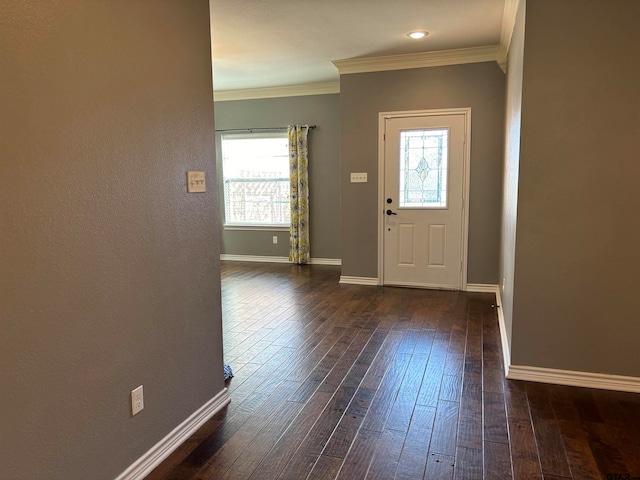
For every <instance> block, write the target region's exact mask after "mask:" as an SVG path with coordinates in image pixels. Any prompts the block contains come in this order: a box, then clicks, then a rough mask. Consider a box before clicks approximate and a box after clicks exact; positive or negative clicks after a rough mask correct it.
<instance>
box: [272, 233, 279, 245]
mask: <svg viewBox="0 0 640 480" xmlns="http://www.w3.org/2000/svg"><path fill="white" fill-rule="evenodd" d="M276 243H278V237H277V235H274V236H273V244H274V245H275V244H276Z"/></svg>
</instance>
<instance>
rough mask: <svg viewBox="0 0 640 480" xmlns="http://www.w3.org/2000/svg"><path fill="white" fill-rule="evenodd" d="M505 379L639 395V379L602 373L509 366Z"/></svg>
mask: <svg viewBox="0 0 640 480" xmlns="http://www.w3.org/2000/svg"><path fill="white" fill-rule="evenodd" d="M507 378H508V379H510V380H526V381H528V382H542V383H553V384H556V385H569V386H572V387H587V388H598V389H602V390H617V391H621V392H633V393H640V378H638V377H625V376H622V375H605V374H602V373H589V372H575V371H571V370H556V369H554V368H541V367H527V366H523V365H511V368H509V374H508V375H507Z"/></svg>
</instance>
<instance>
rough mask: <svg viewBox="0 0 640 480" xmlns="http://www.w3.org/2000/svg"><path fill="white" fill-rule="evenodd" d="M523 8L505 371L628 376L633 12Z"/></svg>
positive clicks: (634, 336)
mask: <svg viewBox="0 0 640 480" xmlns="http://www.w3.org/2000/svg"><path fill="white" fill-rule="evenodd" d="M526 9H527V11H526V36H525V46H524V74H523V86H522V130H521V149H520V174H519V185H518V215H517V230H516V249H515V275H514V278H515V284H514V285H515V294H514V303H513V337H512V362H513V363H514V364H516V365H532V366H539V367H551V368H559V369H567V370H577V371H587V372H601V373H608V374H620V375H630V376H636V377H640V362H638V353H637V352H638V338H640V322H639V321H638V311H640V296H639V295H638V293H637V286H636V285H635V279H636V277H637V275H638V271H640V250H639V249H638V238H640V216H639V215H638V214H637V207H638V205H640V190H639V189H638V185H637V183H638V177H639V175H640V167H639V164H638V152H639V151H640V109H639V108H638V105H640V89H639V88H638V85H640V62H639V61H638V45H640V29H638V25H637V20H638V19H639V18H640V2H636V1H630V0H610V1H609V0H607V1H606V2H604V1H595V0H587V1H585V0H563V1H562V2H558V1H556V0H535V1H530V2H527V6H526Z"/></svg>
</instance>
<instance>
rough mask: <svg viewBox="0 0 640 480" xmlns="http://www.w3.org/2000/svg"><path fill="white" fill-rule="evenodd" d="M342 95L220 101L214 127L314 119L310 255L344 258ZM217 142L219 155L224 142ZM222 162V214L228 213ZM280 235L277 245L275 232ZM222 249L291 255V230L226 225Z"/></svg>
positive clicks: (310, 139)
mask: <svg viewBox="0 0 640 480" xmlns="http://www.w3.org/2000/svg"><path fill="white" fill-rule="evenodd" d="M338 97H339V95H337V94H336V95H310V96H301V97H286V98H268V99H258V100H238V101H226V102H216V103H215V105H216V127H217V128H218V129H228V128H251V127H280V126H286V125H290V124H302V125H304V124H311V125H317V128H315V129H314V130H311V132H310V133H309V197H310V198H309V228H310V234H311V257H312V258H332V259H339V258H341V252H340V110H339V108H340V105H339V98H338ZM219 144H220V143H219V142H218V158H221V156H220V148H219ZM220 163H221V162H218V173H219V178H220V182H219V192H220V195H219V204H220V210H221V212H220V216H221V218H224V204H223V195H222V180H221V178H222V174H221V166H220ZM274 235H277V236H278V244H277V245H274V244H273V242H272V237H273V236H274ZM222 253H227V254H234V255H258V256H263V255H265V256H279V257H287V256H288V255H289V232H288V231H287V232H282V231H281V232H274V231H247V230H226V231H224V230H223V231H222Z"/></svg>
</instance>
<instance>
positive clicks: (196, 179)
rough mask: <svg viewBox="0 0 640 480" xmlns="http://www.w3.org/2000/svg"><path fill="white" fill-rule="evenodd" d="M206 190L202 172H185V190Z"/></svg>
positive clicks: (200, 191) (198, 191)
mask: <svg viewBox="0 0 640 480" xmlns="http://www.w3.org/2000/svg"><path fill="white" fill-rule="evenodd" d="M206 191H207V184H206V182H205V178H204V172H187V192H189V193H203V192H206Z"/></svg>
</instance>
